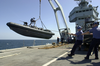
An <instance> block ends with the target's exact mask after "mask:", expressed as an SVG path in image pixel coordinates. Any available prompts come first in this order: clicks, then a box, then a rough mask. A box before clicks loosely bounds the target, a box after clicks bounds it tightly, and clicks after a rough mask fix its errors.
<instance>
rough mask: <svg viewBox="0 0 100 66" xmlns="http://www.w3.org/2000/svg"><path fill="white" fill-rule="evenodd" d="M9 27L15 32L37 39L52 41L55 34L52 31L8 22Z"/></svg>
mask: <svg viewBox="0 0 100 66" xmlns="http://www.w3.org/2000/svg"><path fill="white" fill-rule="evenodd" d="M7 26H9V28H10V29H12V30H13V31H15V32H17V33H19V34H21V35H24V36H29V37H36V38H44V39H50V38H51V37H52V35H54V33H52V32H51V31H50V30H47V29H45V30H44V29H42V28H37V27H35V26H31V27H30V26H27V25H20V24H16V23H12V22H8V23H7Z"/></svg>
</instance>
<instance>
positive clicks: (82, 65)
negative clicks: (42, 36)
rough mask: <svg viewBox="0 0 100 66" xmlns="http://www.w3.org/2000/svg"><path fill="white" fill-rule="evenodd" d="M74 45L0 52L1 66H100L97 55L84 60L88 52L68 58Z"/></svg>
mask: <svg viewBox="0 0 100 66" xmlns="http://www.w3.org/2000/svg"><path fill="white" fill-rule="evenodd" d="M72 46H73V44H69V45H66V46H62V47H57V48H52V49H37V48H36V47H34V48H26V47H23V48H16V49H7V50H0V66H100V59H98V60H96V59H94V58H95V55H94V54H93V55H92V56H90V59H89V60H84V57H85V56H86V53H87V51H83V50H81V51H78V50H76V52H75V53H76V54H75V55H74V56H73V57H68V55H67V54H69V53H70V52H69V50H70V49H71V48H72ZM99 58H100V52H99Z"/></svg>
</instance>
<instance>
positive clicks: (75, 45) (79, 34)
mask: <svg viewBox="0 0 100 66" xmlns="http://www.w3.org/2000/svg"><path fill="white" fill-rule="evenodd" d="M82 33H83V31H82V30H81V31H78V32H77V33H76V35H77V36H76V37H77V40H76V42H75V44H74V46H73V48H72V50H71V54H69V56H71V55H74V53H75V50H76V49H77V47H79V46H80V45H81V44H82V42H83V37H84V36H83V35H82Z"/></svg>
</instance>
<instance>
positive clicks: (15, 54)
mask: <svg viewBox="0 0 100 66" xmlns="http://www.w3.org/2000/svg"><path fill="white" fill-rule="evenodd" d="M19 54H21V53H15V54H11V55H6V56H2V57H0V59H1V58H6V57H11V56H15V55H19Z"/></svg>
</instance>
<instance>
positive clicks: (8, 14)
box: [0, 0, 100, 40]
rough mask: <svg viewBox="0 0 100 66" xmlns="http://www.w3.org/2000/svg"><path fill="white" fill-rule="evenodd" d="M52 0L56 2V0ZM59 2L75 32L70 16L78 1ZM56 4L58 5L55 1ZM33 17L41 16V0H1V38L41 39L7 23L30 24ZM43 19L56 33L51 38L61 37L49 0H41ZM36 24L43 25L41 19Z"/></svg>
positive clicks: (99, 9)
mask: <svg viewBox="0 0 100 66" xmlns="http://www.w3.org/2000/svg"><path fill="white" fill-rule="evenodd" d="M52 1H53V3H54V0H52ZM58 2H59V3H60V4H61V6H62V8H63V11H64V14H65V17H66V21H67V26H68V27H69V28H70V30H71V33H75V23H70V22H69V18H68V16H69V13H70V12H71V10H72V9H73V8H74V7H76V6H78V4H77V2H76V1H74V0H58ZM90 4H92V5H93V6H100V3H99V0H92V3H90ZM54 5H55V6H56V4H55V3H54ZM56 7H57V6H56ZM98 12H99V13H100V7H98ZM58 14H59V12H58ZM59 16H61V15H59ZM32 17H35V19H38V18H39V0H0V40H12V39H13V40H16V39H18V40H22V39H26V40H34V39H40V38H35V37H26V36H22V35H20V34H18V33H16V32H14V31H12V30H11V29H10V28H9V27H8V26H7V25H6V23H7V22H14V23H18V24H23V22H21V21H25V22H28V24H29V23H30V19H31V18H32ZM41 19H42V21H43V23H44V24H45V26H46V28H47V29H50V30H51V31H52V32H53V33H55V35H54V36H53V37H52V38H51V40H52V39H56V38H57V37H60V35H59V32H58V28H57V23H56V19H55V15H54V11H53V9H52V7H51V5H50V3H49V2H48V0H41ZM61 20H62V19H60V18H59V21H60V22H61V23H60V25H61V27H63V24H64V23H63V22H62V21H61ZM36 26H38V27H42V26H41V22H40V20H38V21H37V22H36Z"/></svg>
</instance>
